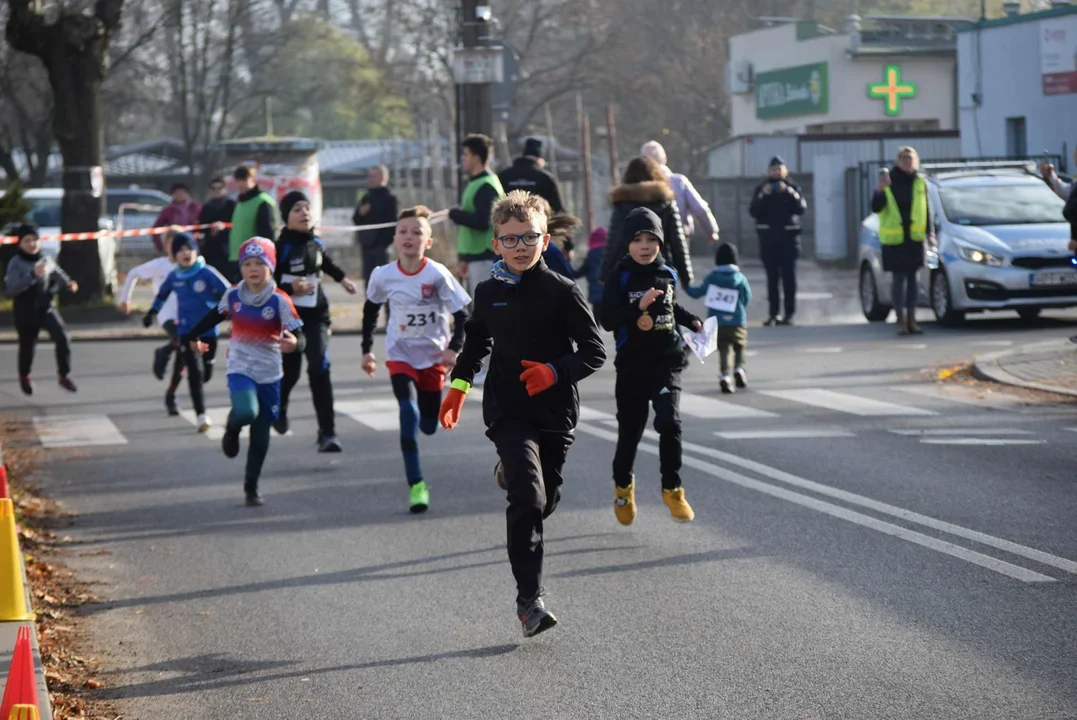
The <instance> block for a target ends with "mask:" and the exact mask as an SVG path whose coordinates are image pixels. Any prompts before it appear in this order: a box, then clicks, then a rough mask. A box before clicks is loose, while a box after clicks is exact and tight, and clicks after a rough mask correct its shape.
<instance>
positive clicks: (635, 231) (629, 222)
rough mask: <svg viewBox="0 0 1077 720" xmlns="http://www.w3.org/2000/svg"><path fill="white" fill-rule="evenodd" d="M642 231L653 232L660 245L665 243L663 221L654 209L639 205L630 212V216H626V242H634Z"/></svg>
mask: <svg viewBox="0 0 1077 720" xmlns="http://www.w3.org/2000/svg"><path fill="white" fill-rule="evenodd" d="M640 233H651V234H652V235H654V236H655V237H656V238H658V244H659V245H660V246H661V245H663V244H665V237H664V235H663V233H662V221H661V220H659V219H658V216H657V215H656V214H655V212H654V210H651V209H650V208H645V207H638V208H636V209H635V210H633V211H632V212H630V213H628V217H626V218H625V224H624V242H625V244H627V243H630V242H632V241H633V240H634V239H635V238H636V236H637V235H639V234H640Z"/></svg>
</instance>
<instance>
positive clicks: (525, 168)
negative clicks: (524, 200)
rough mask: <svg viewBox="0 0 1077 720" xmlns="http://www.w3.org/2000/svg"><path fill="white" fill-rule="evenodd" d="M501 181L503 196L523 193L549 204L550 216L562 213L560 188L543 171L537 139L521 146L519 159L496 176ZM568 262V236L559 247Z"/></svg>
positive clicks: (569, 245)
mask: <svg viewBox="0 0 1077 720" xmlns="http://www.w3.org/2000/svg"><path fill="white" fill-rule="evenodd" d="M497 177H498V179H499V180H501V187H503V188H504V189H505V192H506V193H510V192H512V191H513V190H524V191H526V192H529V193H531V194H532V195H538V196H539V197H540V198H542V199H543V200H545V201H546V202H548V203H549V204H550V209H551V210H553V214H554V215H560V214H561V213H563V212H565V203H564V201H563V200H562V199H561V187H560V186H559V185H558V184H557V178H556V177H554V174H553V173H551V172H550V171H549V170H547V169H546V159H545V158H544V157H543V154H542V141H541V140H539V139H538V138H533V137H529V138H527V140H526V141H525V142H524V151H523V155H521V156H520V157H518V158H516V159H515V160H514V161H513V162H512V165H510V166H509V167H507V168H505V169H504V170H502V171H501V172H499V173H498V174H497ZM561 245H562V247H563V248H564V251H565V254H566V255H567V256H568V259H569V260H571V259H572V250H573V247H574V246H573V244H572V237H571V236H568V237H566V238H564V239H563V240H562V243H561Z"/></svg>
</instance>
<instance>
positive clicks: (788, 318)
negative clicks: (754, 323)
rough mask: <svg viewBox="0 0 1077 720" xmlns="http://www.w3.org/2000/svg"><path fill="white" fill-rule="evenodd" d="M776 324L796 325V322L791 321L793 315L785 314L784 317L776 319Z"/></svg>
mask: <svg viewBox="0 0 1077 720" xmlns="http://www.w3.org/2000/svg"><path fill="white" fill-rule="evenodd" d="M778 324H779V325H796V323H795V322H793V316H792V315H786V316H785V317H783V318H782V319H781V320H779V321H778Z"/></svg>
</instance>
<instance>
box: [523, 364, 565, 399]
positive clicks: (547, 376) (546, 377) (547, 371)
mask: <svg viewBox="0 0 1077 720" xmlns="http://www.w3.org/2000/svg"><path fill="white" fill-rule="evenodd" d="M520 364H521V365H523V366H524V367H525V368H526V370H524V371H523V372H522V373H520V381H521V382H522V383H523V384H524V385H526V386H527V394H528V395H530V396H532V397H534V396H535V395H538V394H539V393H540V392H542V391H544V390H549V389H550V388H551V387H553V385H554V383H556V382H557V373H556V372H554V369H553V368H552V367H551V366H550V365H547V364H546V363H540V362H535V361H534V360H521V361H520Z"/></svg>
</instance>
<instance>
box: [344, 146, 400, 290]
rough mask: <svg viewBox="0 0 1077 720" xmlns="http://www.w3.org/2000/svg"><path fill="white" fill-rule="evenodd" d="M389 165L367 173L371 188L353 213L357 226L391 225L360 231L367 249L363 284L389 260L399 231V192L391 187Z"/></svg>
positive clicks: (353, 220) (364, 251)
mask: <svg viewBox="0 0 1077 720" xmlns="http://www.w3.org/2000/svg"><path fill="white" fill-rule="evenodd" d="M388 183H389V168H387V167H385V166H384V165H375V166H374V167H372V168H370V171H369V172H368V173H367V191H366V194H365V195H363V197H362V199H360V200H359V204H358V205H357V206H356V208H355V213H354V214H352V222H353V223H355V224H356V225H382V224H384V223H393V225H392V226H390V227H384V228H379V229H377V230H360V231H359V232H358V234H357V238H358V241H359V248H360V250H362V252H363V283H364V284H366V283H367V282H369V281H370V273H372V272H374V268H376V267H378V266H379V265H385V264H386V263H388V262H389V248H390V247H392V245H393V235H394V234H395V233H396V216H397V215H398V214H399V213H400V208H399V204H400V203H399V202H398V201H397V199H396V195H394V194H393V191H392V190H390V189H389V187H388Z"/></svg>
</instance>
